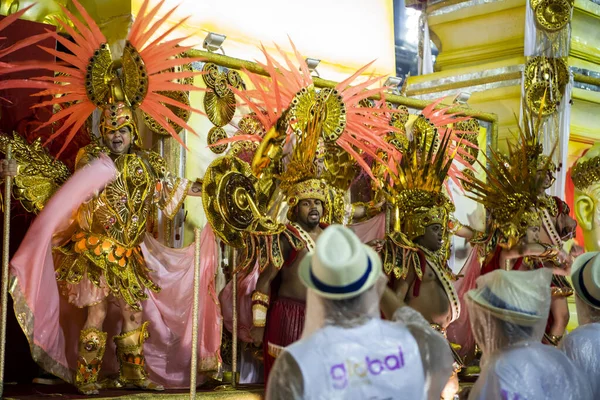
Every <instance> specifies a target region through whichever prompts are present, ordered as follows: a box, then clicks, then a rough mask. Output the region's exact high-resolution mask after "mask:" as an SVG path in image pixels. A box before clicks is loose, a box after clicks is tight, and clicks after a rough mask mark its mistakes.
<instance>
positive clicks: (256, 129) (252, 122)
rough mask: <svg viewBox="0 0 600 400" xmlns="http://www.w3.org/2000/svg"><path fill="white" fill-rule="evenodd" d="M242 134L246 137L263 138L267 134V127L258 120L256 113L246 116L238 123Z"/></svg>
mask: <svg viewBox="0 0 600 400" xmlns="http://www.w3.org/2000/svg"><path fill="white" fill-rule="evenodd" d="M238 128H239V129H240V133H241V134H244V135H259V136H261V137H263V136H264V135H265V133H266V131H265V127H264V126H263V125H262V124H261V122H260V121H259V120H258V118H256V115H255V114H254V113H250V114H246V115H244V116H243V117H242V119H241V120H240V122H239V123H238Z"/></svg>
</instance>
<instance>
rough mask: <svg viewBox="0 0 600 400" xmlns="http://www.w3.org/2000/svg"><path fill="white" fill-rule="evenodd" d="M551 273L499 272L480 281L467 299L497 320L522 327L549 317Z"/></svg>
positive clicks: (546, 271)
mask: <svg viewBox="0 0 600 400" xmlns="http://www.w3.org/2000/svg"><path fill="white" fill-rule="evenodd" d="M551 280H552V271H551V270H550V269H548V268H541V269H538V270H534V271H504V270H496V271H493V272H490V273H487V274H485V275H482V276H480V277H479V278H478V279H477V289H474V290H470V291H468V292H467V297H468V298H469V299H471V300H472V301H473V302H474V303H476V304H477V305H478V306H480V307H482V308H484V309H486V310H487V311H489V312H490V314H492V315H494V316H495V317H497V318H499V319H501V320H504V321H508V322H513V323H515V324H517V325H522V326H533V325H535V324H536V323H537V322H538V321H540V320H541V319H543V320H546V319H547V318H548V312H549V311H550V299H551V296H550V281H551Z"/></svg>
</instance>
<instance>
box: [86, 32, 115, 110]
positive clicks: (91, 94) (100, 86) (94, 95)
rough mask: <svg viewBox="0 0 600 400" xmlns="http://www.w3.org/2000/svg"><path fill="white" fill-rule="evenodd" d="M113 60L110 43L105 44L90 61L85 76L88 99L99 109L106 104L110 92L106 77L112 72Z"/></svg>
mask: <svg viewBox="0 0 600 400" xmlns="http://www.w3.org/2000/svg"><path fill="white" fill-rule="evenodd" d="M112 66H113V60H112V55H111V53H110V48H109V47H108V43H103V44H102V45H101V46H100V48H99V49H98V50H96V52H95V53H94V56H93V57H92V58H91V59H90V62H89V63H88V66H87V73H86V75H85V90H86V92H87V96H88V98H89V99H90V100H91V101H92V103H94V104H95V105H96V106H97V107H101V106H102V105H103V104H105V103H106V97H107V95H108V94H109V91H110V85H109V82H107V79H106V77H107V76H110V75H111V74H112V73H113V72H112Z"/></svg>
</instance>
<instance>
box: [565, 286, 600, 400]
mask: <svg viewBox="0 0 600 400" xmlns="http://www.w3.org/2000/svg"><path fill="white" fill-rule="evenodd" d="M575 305H576V306H577V319H578V320H579V325H580V326H579V328H577V329H575V330H574V331H573V332H571V333H569V334H568V335H567V336H565V337H564V339H563V340H562V341H561V343H560V346H559V348H560V349H562V350H563V351H564V352H565V354H566V355H567V357H569V359H570V360H571V361H573V363H574V364H575V365H576V366H577V368H579V370H580V371H581V372H584V373H585V374H586V375H587V379H588V381H589V382H590V385H591V387H592V392H593V395H594V399H600V379H599V378H600V310H598V309H595V308H592V307H590V306H588V305H587V304H585V303H584V302H583V301H581V299H580V298H579V296H577V295H575Z"/></svg>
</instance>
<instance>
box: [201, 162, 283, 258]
mask: <svg viewBox="0 0 600 400" xmlns="http://www.w3.org/2000/svg"><path fill="white" fill-rule="evenodd" d="M256 184H257V179H256V177H255V176H254V175H253V174H252V169H251V167H250V165H249V164H248V163H246V162H244V161H242V160H240V159H239V158H236V157H232V156H225V157H220V158H217V159H216V160H215V161H213V162H212V163H211V164H210V165H209V167H208V169H207V170H206V174H205V175H204V179H203V184H202V204H203V206H204V211H205V212H206V216H207V218H208V221H209V222H210V224H211V226H212V227H213V229H214V230H215V233H216V234H217V235H218V236H219V237H220V238H221V239H222V240H223V241H224V242H225V243H226V244H228V245H230V246H232V247H237V248H240V247H242V248H243V247H246V243H245V239H246V233H247V232H248V233H253V234H255V235H273V234H277V233H279V232H282V231H283V230H284V229H285V226H284V225H283V224H278V223H276V222H274V221H273V220H271V219H270V218H269V217H265V216H264V215H263V213H262V212H261V210H260V209H259V206H258V204H259V202H258V201H257V198H258V195H259V194H258V193H257V189H256V187H255V185H256Z"/></svg>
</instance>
